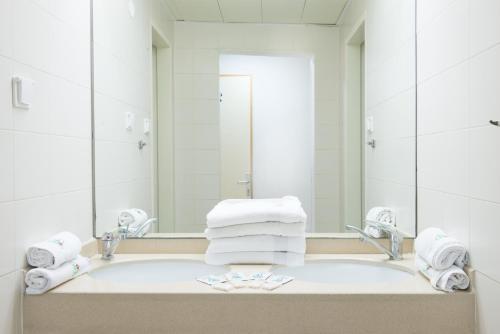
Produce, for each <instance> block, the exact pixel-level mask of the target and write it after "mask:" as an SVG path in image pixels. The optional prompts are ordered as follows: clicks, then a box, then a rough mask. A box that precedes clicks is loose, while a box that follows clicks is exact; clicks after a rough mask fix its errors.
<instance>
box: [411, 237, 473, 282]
mask: <svg viewBox="0 0 500 334" xmlns="http://www.w3.org/2000/svg"><path fill="white" fill-rule="evenodd" d="M415 253H416V257H415V265H416V267H417V268H418V270H420V272H422V274H423V275H424V276H425V277H427V278H428V279H429V280H430V282H431V284H432V286H433V287H434V288H435V289H438V290H443V291H446V292H452V291H454V290H457V289H461V290H463V289H467V288H468V287H469V277H468V276H467V274H466V273H465V272H464V271H463V267H464V266H465V265H466V264H467V263H468V260H469V254H468V252H467V248H466V247H465V246H464V245H463V244H462V243H461V242H459V241H458V240H456V239H454V238H452V237H450V236H448V235H446V234H445V233H444V232H443V231H442V230H440V229H438V228H434V227H432V228H428V229H425V230H424V231H422V232H421V233H419V235H418V236H417V238H416V239H415Z"/></svg>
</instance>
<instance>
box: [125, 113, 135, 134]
mask: <svg viewBox="0 0 500 334" xmlns="http://www.w3.org/2000/svg"><path fill="white" fill-rule="evenodd" d="M134 120H135V115H134V113H133V112H130V111H128V112H126V113H125V130H127V131H132V130H133V129H134Z"/></svg>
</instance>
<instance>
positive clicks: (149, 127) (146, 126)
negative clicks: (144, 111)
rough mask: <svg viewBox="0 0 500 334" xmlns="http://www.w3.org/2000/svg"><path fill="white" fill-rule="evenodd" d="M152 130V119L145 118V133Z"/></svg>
mask: <svg viewBox="0 0 500 334" xmlns="http://www.w3.org/2000/svg"><path fill="white" fill-rule="evenodd" d="M150 132H151V120H150V119H149V118H145V119H144V134H145V135H148V134H149V133H150Z"/></svg>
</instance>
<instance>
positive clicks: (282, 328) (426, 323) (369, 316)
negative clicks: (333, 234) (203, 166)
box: [24, 254, 475, 334]
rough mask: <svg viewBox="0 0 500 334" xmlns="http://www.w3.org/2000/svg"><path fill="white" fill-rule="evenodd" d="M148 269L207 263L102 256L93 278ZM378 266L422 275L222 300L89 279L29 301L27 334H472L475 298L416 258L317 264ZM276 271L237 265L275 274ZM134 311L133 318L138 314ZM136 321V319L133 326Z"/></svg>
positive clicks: (191, 289) (185, 290) (302, 285)
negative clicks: (145, 264) (449, 289)
mask: <svg viewBox="0 0 500 334" xmlns="http://www.w3.org/2000/svg"><path fill="white" fill-rule="evenodd" d="M148 259H190V260H202V259H203V255H201V254H117V255H116V258H115V259H114V260H112V261H111V262H107V261H102V260H100V258H99V256H97V255H96V256H94V258H93V260H92V269H96V268H99V267H102V266H107V265H110V264H112V263H120V262H124V261H137V260H148ZM325 259H332V260H350V261H369V262H371V263H373V264H375V265H391V266H396V267H397V268H399V269H402V270H405V271H407V272H410V273H413V275H411V276H410V277H409V278H408V279H406V280H404V281H400V282H397V283H391V284H387V283H378V284H376V283H374V284H361V285H360V284H352V285H350V284H326V283H311V282H304V281H300V280H297V279H296V280H294V281H292V282H290V283H288V284H286V285H284V286H282V287H280V288H279V289H276V290H274V291H266V290H261V289H250V288H242V289H235V290H232V291H230V292H223V291H217V290H214V289H212V288H210V287H209V286H207V285H205V284H201V283H199V282H197V281H196V280H195V279H194V278H193V280H192V281H188V282H179V283H164V284H147V285H146V284H125V283H115V282H106V281H98V280H95V279H93V278H92V277H90V276H89V275H84V276H81V277H78V278H77V279H75V280H73V281H70V282H67V283H66V284H63V285H61V286H60V287H58V288H56V289H54V290H52V291H51V292H49V293H47V294H45V295H43V296H26V297H25V301H24V310H25V328H24V333H25V334H31V333H36V334H45V333H50V334H59V333H61V334H62V333H64V334H67V333H72V334H79V333H91V332H92V333H106V334H109V333H120V334H127V333H148V334H155V333H183V334H184V333H217V334H220V333H301V334H303V333H314V334H316V333H348V334H356V333H366V334H368V333H369V334H377V333H384V334H392V333H394V334H396V333H398V334H399V333H404V334H407V333H425V334H434V333H435V334H438V333H439V334H448V333H450V334H452V333H453V334H461V333H463V334H466V333H467V334H472V333H473V329H474V312H475V306H474V299H475V296H474V293H473V292H472V291H465V292H458V293H453V294H445V293H443V292H440V291H436V290H434V289H432V287H431V286H430V284H429V283H428V281H427V280H426V279H425V278H424V277H422V276H421V275H420V274H419V273H417V272H416V271H415V267H414V265H413V260H414V259H413V255H412V254H405V259H404V260H402V261H388V260H386V256H385V255H381V254H308V255H306V261H314V260H325ZM270 268H271V266H269V265H233V266H228V270H233V271H240V272H245V271H266V270H269V269H270ZM131 310H133V312H132V313H131ZM131 314H133V316H131Z"/></svg>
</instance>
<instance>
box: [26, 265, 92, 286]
mask: <svg viewBox="0 0 500 334" xmlns="http://www.w3.org/2000/svg"><path fill="white" fill-rule="evenodd" d="M89 267H90V260H89V259H88V258H86V257H83V256H80V255H78V256H77V257H76V259H74V260H73V261H70V262H66V263H65V264H63V265H62V266H60V267H59V268H57V269H53V270H51V269H45V268H34V269H31V270H30V271H28V272H27V273H26V277H25V279H24V281H25V282H26V285H27V288H26V293H27V294H28V295H40V294H42V293H45V292H46V291H48V290H50V289H52V288H55V287H56V286H58V285H60V284H62V283H64V282H67V281H69V280H71V279H73V278H75V277H77V276H80V275H81V274H83V273H86V272H87V271H88V270H89Z"/></svg>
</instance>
